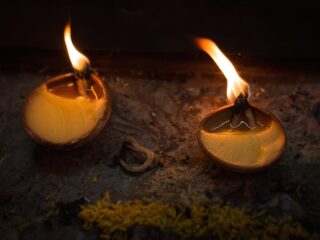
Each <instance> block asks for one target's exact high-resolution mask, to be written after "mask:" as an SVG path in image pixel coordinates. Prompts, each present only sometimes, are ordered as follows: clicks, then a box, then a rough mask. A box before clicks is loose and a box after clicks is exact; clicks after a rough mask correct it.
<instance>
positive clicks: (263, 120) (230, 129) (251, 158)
mask: <svg viewBox="0 0 320 240" xmlns="http://www.w3.org/2000/svg"><path fill="white" fill-rule="evenodd" d="M196 43H197V45H198V46H199V48H200V49H202V50H203V51H204V52H206V53H207V54H208V55H209V56H210V57H211V58H212V59H213V60H214V61H215V63H216V64H217V65H218V67H219V68H220V69H221V71H222V72H223V74H224V75H225V77H226V78H227V80H228V84H227V97H228V100H229V102H230V103H231V104H230V105H227V106H224V107H221V108H219V109H217V110H215V111H213V112H212V113H210V114H209V115H208V116H206V117H205V118H204V119H203V120H202V122H201V124H200V128H199V131H198V141H199V144H200V146H201V148H202V149H203V151H204V152H205V153H206V154H207V155H208V156H209V157H210V158H212V159H213V160H215V162H216V163H218V164H219V165H221V166H222V167H225V168H228V169H230V170H234V171H239V172H253V171H256V170H260V169H263V168H265V167H267V166H269V165H270V164H271V163H273V162H274V161H276V160H277V159H278V158H279V156H280V155H281V153H282V152H283V151H284V149H285V143H286V134H285V130H284V128H283V127H282V125H281V123H280V122H279V120H278V119H277V118H275V117H274V116H273V115H272V114H270V113H268V112H267V111H266V110H263V109H261V108H259V107H256V106H252V105H251V104H249V102H248V97H249V96H250V88H249V84H248V83H247V82H245V81H244V80H243V79H242V78H241V77H240V76H239V75H238V73H237V71H236V69H235V67H234V66H233V65H232V63H231V62H230V61H229V59H228V58H227V57H226V56H225V55H224V54H223V53H222V52H221V50H220V49H219V48H218V46H217V45H216V44H215V43H214V42H213V41H211V40H210V39H206V38H198V39H196Z"/></svg>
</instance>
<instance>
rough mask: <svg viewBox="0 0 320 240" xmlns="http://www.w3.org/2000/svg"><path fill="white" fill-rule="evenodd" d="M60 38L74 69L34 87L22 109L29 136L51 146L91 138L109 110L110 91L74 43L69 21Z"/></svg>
mask: <svg viewBox="0 0 320 240" xmlns="http://www.w3.org/2000/svg"><path fill="white" fill-rule="evenodd" d="M64 39H65V44H66V47H67V51H68V54H69V58H70V61H71V64H72V66H73V69H74V72H73V73H72V72H71V73H66V74H62V75H59V76H56V77H53V78H51V79H49V80H47V81H45V82H44V83H42V84H41V85H40V86H38V87H37V88H36V89H34V90H33V92H32V93H31V94H30V96H29V97H28V98H27V100H26V102H25V106H24V111H23V122H24V127H25V129H26V131H27V132H28V133H29V134H30V136H31V137H32V138H33V139H34V140H36V141H37V142H39V143H42V144H47V145H50V146H53V147H67V146H72V147H75V146H79V145H81V144H82V143H84V142H86V141H88V140H90V139H92V138H93V137H95V136H96V135H97V134H98V133H99V132H100V131H101V130H102V129H103V127H104V126H105V124H106V123H107V121H108V119H109V117H110V114H111V96H110V92H109V90H108V88H106V87H105V85H104V84H103V82H102V80H101V79H100V77H99V76H98V74H97V73H96V72H94V71H93V69H92V68H91V66H90V61H89V59H88V58H87V57H86V56H84V55H83V54H82V53H80V52H79V51H78V50H77V49H76V48H75V47H74V45H73V43H72V40H71V26H70V24H67V25H66V27H65V31H64Z"/></svg>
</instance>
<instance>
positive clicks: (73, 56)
mask: <svg viewBox="0 0 320 240" xmlns="http://www.w3.org/2000/svg"><path fill="white" fill-rule="evenodd" d="M64 41H65V43H66V46H67V50H68V54H69V58H70V61H71V64H72V66H73V68H74V69H75V70H77V71H79V72H81V71H84V70H85V69H86V68H87V67H88V65H89V64H90V61H89V59H88V58H87V57H86V56H85V55H83V54H82V53H81V52H79V51H78V50H77V49H76V48H75V46H74V45H73V43H72V39H71V26H70V23H67V25H66V27H65V29H64Z"/></svg>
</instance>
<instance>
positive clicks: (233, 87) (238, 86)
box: [195, 38, 249, 103]
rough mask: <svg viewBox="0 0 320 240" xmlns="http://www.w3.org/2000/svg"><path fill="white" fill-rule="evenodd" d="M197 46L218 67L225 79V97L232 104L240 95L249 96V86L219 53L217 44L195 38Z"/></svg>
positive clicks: (205, 39) (206, 39)
mask: <svg viewBox="0 0 320 240" xmlns="http://www.w3.org/2000/svg"><path fill="white" fill-rule="evenodd" d="M195 41H196V43H197V45H198V46H199V48H200V49H202V50H203V51H205V52H206V53H207V54H208V55H209V56H210V57H211V58H212V59H213V60H214V61H215V63H216V64H217V65H218V67H219V68H220V70H221V71H222V72H223V74H224V76H225V77H226V78H227V81H228V85H227V97H228V100H229V101H230V102H231V103H234V101H235V100H236V98H237V97H238V96H239V95H240V94H248V95H249V84H248V83H247V82H245V81H244V80H243V79H242V78H241V77H240V76H239V74H238V73H237V71H236V69H235V67H234V66H233V65H232V63H231V62H230V60H229V59H228V58H227V57H226V56H225V55H224V54H223V53H222V52H221V50H220V49H219V48H218V46H217V44H215V43H214V42H213V41H212V40H210V39H208V38H197V39H196V40H195Z"/></svg>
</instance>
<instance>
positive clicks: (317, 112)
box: [0, 66, 320, 239]
mask: <svg viewBox="0 0 320 240" xmlns="http://www.w3.org/2000/svg"><path fill="white" fill-rule="evenodd" d="M159 68H160V67H159ZM239 69H240V71H241V74H242V76H243V77H244V78H245V79H247V81H248V82H249V83H250V86H251V92H252V96H251V103H253V104H257V105H259V106H261V107H264V108H266V109H268V110H269V111H270V112H272V113H273V114H275V115H276V116H277V117H278V118H279V119H280V120H281V122H282V123H283V125H284V127H285V129H286V131H287V137H288V143H287V148H286V151H285V154H284V155H283V156H282V157H281V159H280V160H279V161H278V162H277V163H276V164H275V165H273V166H271V167H270V168H268V169H266V170H264V171H261V172H258V173H254V174H239V173H232V172H229V171H226V170H223V169H221V168H220V167H217V166H215V165H214V164H213V163H212V161H211V160H210V159H208V158H207V157H206V156H204V154H203V153H202V152H201V150H200V148H199V146H198V144H197V140H196V131H197V127H198V125H199V122H200V120H201V119H202V118H203V117H204V116H205V115H206V114H208V113H209V112H210V111H211V110H213V109H215V108H217V107H219V106H222V105H224V104H225V103H226V96H225V89H226V82H225V80H224V78H223V76H222V75H221V74H220V73H219V72H218V71H217V70H216V69H214V71H213V72H212V73H208V72H203V71H200V70H199V71H196V70H195V71H190V69H188V71H185V72H183V71H180V72H177V73H175V72H161V71H160V70H159V71H158V72H157V73H155V74H152V73H151V74H150V72H148V73H146V72H144V70H142V69H138V68H133V69H121V70H117V71H116V70H114V71H110V70H108V69H105V68H101V69H98V71H99V73H100V74H101V75H102V76H103V78H104V81H105V83H106V84H108V85H109V87H110V89H111V91H112V100H113V103H112V107H113V111H112V116H111V120H110V122H109V124H108V126H107V127H106V128H105V129H104V130H103V132H102V133H101V134H100V135H99V136H98V137H97V138H96V139H94V140H93V141H92V142H90V143H89V144H87V145H85V146H83V147H81V148H79V149H76V150H72V151H67V152H64V151H56V150H48V149H45V148H43V147H41V146H39V145H37V144H36V143H34V142H33V140H32V139H31V138H30V137H29V136H28V135H27V134H26V133H25V132H24V129H23V126H22V121H21V117H22V116H21V112H22V111H21V109H22V106H23V103H24V101H25V99H26V96H27V95H28V93H30V92H31V91H32V89H33V88H34V87H35V86H36V85H37V84H40V83H41V82H42V81H43V80H44V79H47V78H49V77H50V76H54V75H55V74H57V73H61V71H51V70H48V69H46V68H45V69H40V70H31V71H24V70H19V71H12V69H11V70H10V71H9V70H8V71H6V69H5V68H2V70H1V71H0V85H1V86H2V87H1V88H0V96H1V98H0V99H1V100H0V139H1V140H0V189H1V191H0V232H1V235H2V236H5V239H6V238H8V239H19V237H21V239H89V238H92V239H95V238H96V237H97V233H96V232H94V231H93V232H90V233H87V232H85V231H83V230H82V229H81V223H80V221H77V220H74V219H73V220H70V221H67V223H66V222H55V221H51V222H45V223H44V222H43V221H41V219H42V218H44V217H45V216H46V214H47V213H48V211H49V209H50V205H51V204H52V203H57V202H60V203H69V202H73V201H76V200H79V199H83V198H85V199H86V200H87V201H90V202H94V201H95V200H97V199H98V198H100V197H101V196H102V195H103V193H104V192H106V191H108V192H110V195H111V198H112V199H113V200H123V201H125V200H128V199H136V198H141V197H145V196H147V197H151V198H154V199H158V200H161V201H166V202H173V203H175V202H177V203H183V204H190V203H193V202H196V203H201V197H199V196H201V195H203V196H207V197H209V198H210V199H212V201H215V202H232V203H233V204H235V205H236V206H244V207H248V208H253V209H268V210H270V211H276V212H278V213H279V214H288V215H293V216H294V217H295V218H297V219H299V220H301V221H302V222H305V223H306V225H308V226H309V227H311V228H313V229H317V228H318V229H320V228H319V227H320V210H319V209H320V201H319V198H320V182H319V176H320V80H319V79H320V74H319V73H308V72H307V71H305V72H303V71H302V72H299V73H297V71H295V70H285V71H284V70H283V71H282V70H281V69H279V68H278V69H275V70H273V69H272V68H269V69H268V70H265V69H263V68H262V67H251V68H249V67H244V66H241V67H240V68H239ZM270 79H271V80H270ZM129 135H130V136H134V137H135V138H136V139H137V140H138V141H139V142H140V143H142V144H144V145H145V146H146V147H148V148H150V149H152V150H154V151H156V152H157V153H158V154H161V155H162V156H163V159H164V160H163V165H162V166H159V167H158V168H156V169H154V170H151V171H150V172H147V173H145V174H143V175H129V174H127V173H125V172H124V171H123V170H122V169H121V168H120V167H119V165H118V164H117V161H116V159H117V158H116V156H117V154H118V152H119V150H120V148H121V144H122V142H123V140H125V139H126V137H127V136H129ZM70 211H71V212H72V210H70ZM38 220H39V222H38ZM67 220H68V219H67ZM30 223H32V224H30ZM26 224H27V225H26ZM29 225H30V226H29ZM26 226H28V227H26ZM21 229H23V231H22V230H21Z"/></svg>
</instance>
